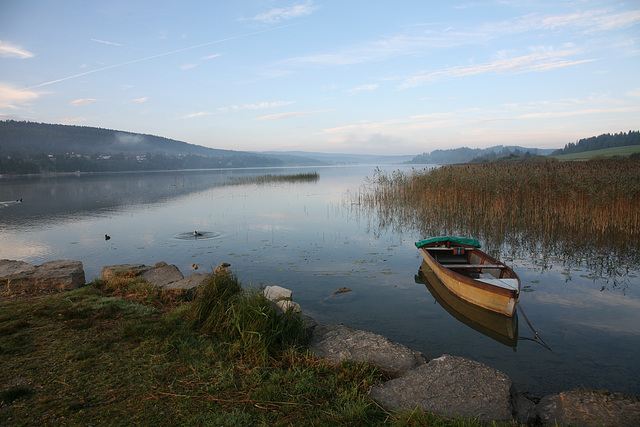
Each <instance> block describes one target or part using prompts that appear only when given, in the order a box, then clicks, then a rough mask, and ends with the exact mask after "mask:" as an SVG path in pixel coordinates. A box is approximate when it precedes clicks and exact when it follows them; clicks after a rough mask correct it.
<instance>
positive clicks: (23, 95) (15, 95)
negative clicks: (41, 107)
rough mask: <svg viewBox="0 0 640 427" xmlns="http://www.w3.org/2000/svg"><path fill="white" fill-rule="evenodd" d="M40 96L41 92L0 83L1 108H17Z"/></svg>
mask: <svg viewBox="0 0 640 427" xmlns="http://www.w3.org/2000/svg"><path fill="white" fill-rule="evenodd" d="M39 97H40V94H39V93H37V92H33V91H28V90H20V89H16V88H14V87H13V86H10V85H7V84H4V83H0V108H8V109H17V108H20V106H22V105H28V104H29V102H31V101H33V100H35V99H37V98H39Z"/></svg>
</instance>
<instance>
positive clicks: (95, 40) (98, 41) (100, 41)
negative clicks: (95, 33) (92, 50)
mask: <svg viewBox="0 0 640 427" xmlns="http://www.w3.org/2000/svg"><path fill="white" fill-rule="evenodd" d="M91 41H92V42H97V43H103V44H110V45H113V46H122V45H121V44H120V43H114V42H108V41H104V40H100V39H91Z"/></svg>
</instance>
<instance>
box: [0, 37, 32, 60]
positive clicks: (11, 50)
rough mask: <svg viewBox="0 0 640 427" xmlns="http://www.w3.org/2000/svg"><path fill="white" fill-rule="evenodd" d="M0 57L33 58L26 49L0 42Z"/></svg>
mask: <svg viewBox="0 0 640 427" xmlns="http://www.w3.org/2000/svg"><path fill="white" fill-rule="evenodd" d="M0 56H2V57H5V58H20V59H26V58H33V57H34V54H33V53H31V52H29V51H28V50H26V49H23V48H21V47H20V46H16V45H14V44H11V43H7V42H3V41H2V40H0Z"/></svg>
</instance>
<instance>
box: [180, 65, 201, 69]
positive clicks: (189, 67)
mask: <svg viewBox="0 0 640 427" xmlns="http://www.w3.org/2000/svg"><path fill="white" fill-rule="evenodd" d="M197 66H198V64H184V65H181V66H180V69H181V70H190V69H192V68H196V67H197Z"/></svg>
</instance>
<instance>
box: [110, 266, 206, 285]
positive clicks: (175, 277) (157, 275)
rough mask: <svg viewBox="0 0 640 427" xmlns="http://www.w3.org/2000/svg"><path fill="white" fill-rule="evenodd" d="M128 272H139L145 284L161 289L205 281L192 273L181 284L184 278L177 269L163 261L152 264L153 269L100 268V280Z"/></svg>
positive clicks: (128, 267) (143, 267) (141, 267)
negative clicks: (190, 276)
mask: <svg viewBox="0 0 640 427" xmlns="http://www.w3.org/2000/svg"><path fill="white" fill-rule="evenodd" d="M128 271H137V272H140V275H141V276H142V278H143V279H145V280H146V281H147V282H149V283H152V284H154V285H156V286H159V287H163V288H171V285H172V284H174V283H177V282H181V283H178V284H177V285H175V288H174V289H177V288H179V287H181V286H183V287H188V286H190V285H192V284H194V283H195V282H196V281H197V280H198V279H202V280H200V281H199V282H198V284H200V283H202V282H203V281H204V280H205V279H204V278H203V277H202V276H204V275H201V274H200V273H193V274H196V276H194V277H192V278H190V279H189V280H188V281H186V282H182V281H183V280H184V278H185V277H184V275H183V274H182V273H181V272H180V270H179V269H178V267H176V266H175V265H173V264H171V265H169V264H167V263H166V262H164V261H161V262H158V263H156V264H154V266H153V267H150V266H148V265H144V264H118V265H108V266H106V267H103V268H102V271H101V272H100V275H101V276H102V280H109V279H113V278H114V277H116V276H117V275H118V274H120V273H123V272H128ZM196 286H197V285H196Z"/></svg>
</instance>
